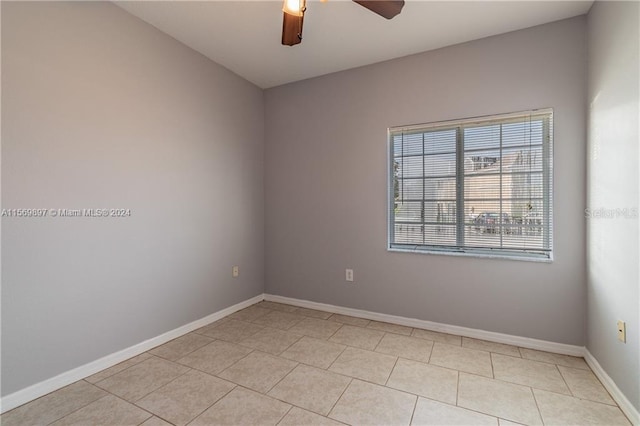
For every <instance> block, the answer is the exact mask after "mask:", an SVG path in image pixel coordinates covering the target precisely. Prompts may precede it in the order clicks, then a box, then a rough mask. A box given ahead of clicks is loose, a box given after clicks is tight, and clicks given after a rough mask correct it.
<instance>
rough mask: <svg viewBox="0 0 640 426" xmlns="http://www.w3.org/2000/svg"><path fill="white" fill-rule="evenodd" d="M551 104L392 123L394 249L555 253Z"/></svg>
mask: <svg viewBox="0 0 640 426" xmlns="http://www.w3.org/2000/svg"><path fill="white" fill-rule="evenodd" d="M552 135H553V112H552V110H551V109H545V110H535V111H527V112H521V113H513V114H504V115H500V116H492V117H483V118H473V119H466V120H456V121H449V122H443V123H433V124H424V125H416V126H405V127H395V128H391V129H389V150H390V172H389V176H390V181H389V218H390V220H389V248H390V249H397V250H410V251H426V252H434V251H437V252H450V253H469V254H478V255H487V254H489V255H501V256H512V257H524V258H539V259H551V255H552V237H553V228H552V226H553V225H552V224H553V220H552V211H553V208H552V193H553V188H552V182H553V178H552V170H553V164H552V160H553V147H552Z"/></svg>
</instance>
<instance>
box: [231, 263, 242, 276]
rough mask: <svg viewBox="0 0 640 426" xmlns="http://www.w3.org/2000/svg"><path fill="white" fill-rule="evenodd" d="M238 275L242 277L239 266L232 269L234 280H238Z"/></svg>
mask: <svg viewBox="0 0 640 426" xmlns="http://www.w3.org/2000/svg"><path fill="white" fill-rule="evenodd" d="M238 275H240V268H238V267H237V266H234V267H233V268H232V269H231V276H233V278H237V277H238Z"/></svg>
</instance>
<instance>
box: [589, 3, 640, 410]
mask: <svg viewBox="0 0 640 426" xmlns="http://www.w3.org/2000/svg"><path fill="white" fill-rule="evenodd" d="M639 16H640V3H638V2H596V3H595V4H594V6H593V7H592V9H591V11H590V12H589V19H588V34H589V96H588V103H589V151H588V161H587V164H588V171H589V179H588V206H589V208H590V209H593V210H599V209H608V210H612V209H625V208H626V209H634V208H635V209H636V212H637V211H638V208H639V207H640V206H639V204H638V195H639V191H640V187H639V186H638V177H639V176H638V167H639V165H640V164H639V163H640V161H639V158H638V154H639V152H638V140H639V139H640V135H639V132H638V114H639V113H640V110H639V109H638V102H639V99H638V98H639V91H640V85H639V84H638V79H639V75H640V62H639V60H638V52H639V50H640V46H639V39H640V34H639V33H638V27H639V24H640V22H639V20H640V18H639ZM636 214H637V213H636ZM587 229H588V238H587V246H588V249H587V264H588V323H587V324H588V325H587V329H588V334H587V336H588V337H587V348H588V349H589V351H590V352H591V353H592V354H593V355H594V356H595V357H596V359H597V360H598V361H599V363H600V364H601V365H602V367H603V368H604V369H605V370H606V371H607V373H608V374H609V376H611V378H612V379H613V380H614V381H615V382H616V384H617V385H618V387H619V388H620V389H621V390H622V391H623V392H624V394H625V395H626V396H627V398H628V399H629V400H630V401H631V402H632V403H633V404H634V405H635V407H636V408H637V409H639V410H640V350H639V348H638V346H639V343H638V341H639V338H640V331H639V330H640V320H639V318H638V311H640V305H639V303H640V299H639V296H640V295H639V292H638V286H639V285H640V284H639V283H640V277H639V274H638V259H640V252H639V250H638V238H639V237H640V234H639V233H638V216H637V215H636V216H635V217H627V218H626V217H624V216H618V217H610V218H592V219H589V220H588V221H587ZM617 320H623V321H626V323H627V343H626V344H624V343H621V342H619V341H618V340H617V337H616V321H617Z"/></svg>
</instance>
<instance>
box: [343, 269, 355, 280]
mask: <svg viewBox="0 0 640 426" xmlns="http://www.w3.org/2000/svg"><path fill="white" fill-rule="evenodd" d="M344 278H345V279H346V280H347V281H350V282H353V269H346V270H345V274H344Z"/></svg>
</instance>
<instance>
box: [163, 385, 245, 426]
mask: <svg viewBox="0 0 640 426" xmlns="http://www.w3.org/2000/svg"><path fill="white" fill-rule="evenodd" d="M221 380H223V379H221ZM229 383H233V382H229ZM233 385H234V386H233V387H232V388H231V389H229V390H228V391H227V392H225V394H224V395H222V396H221V397H220V398H218V399H216V400H215V401H214V402H213V403H212V404H210V405H209V406H207V408H205V409H204V410H202V411H201V412H200V413H198V414H197V415H196V416H194V417H193V418H192V419H191V420H189V421H188V422H187V423H186V425H185V426H187V425H189V424H191V423H193V421H194V420H195V419H197V418H198V417H200V416H201V415H202V414H204V412H205V411H207V410H208V409H209V408H211V407H213V406H214V405H216V404H217V403H218V401H220V400H222V399H223V398H225V397H226V396H227V395H229V394H230V393H231V392H233V390H234V389H236V388H237V387H238V385H236V384H235V383H233ZM163 420H164V419H163ZM169 423H171V422H169ZM171 424H173V423H171Z"/></svg>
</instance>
